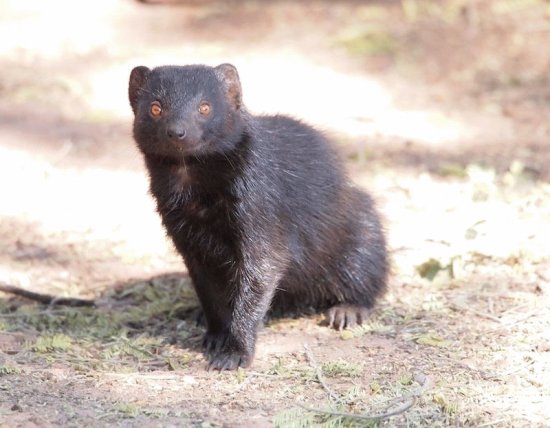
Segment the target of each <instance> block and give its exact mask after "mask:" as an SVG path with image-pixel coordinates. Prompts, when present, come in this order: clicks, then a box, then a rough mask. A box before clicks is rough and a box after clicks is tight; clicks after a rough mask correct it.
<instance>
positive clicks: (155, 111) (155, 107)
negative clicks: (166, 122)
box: [149, 101, 162, 117]
mask: <svg viewBox="0 0 550 428" xmlns="http://www.w3.org/2000/svg"><path fill="white" fill-rule="evenodd" d="M149 111H150V112H151V116H153V117H160V115H161V114H162V107H161V105H160V103H159V102H158V101H153V102H152V103H151V107H150V108H149Z"/></svg>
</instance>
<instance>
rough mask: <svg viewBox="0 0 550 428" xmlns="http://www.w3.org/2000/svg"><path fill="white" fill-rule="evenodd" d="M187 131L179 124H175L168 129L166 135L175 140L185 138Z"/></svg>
mask: <svg viewBox="0 0 550 428" xmlns="http://www.w3.org/2000/svg"><path fill="white" fill-rule="evenodd" d="M186 133H187V132H186V131H185V129H183V128H182V127H179V126H173V127H170V128H167V129H166V135H167V136H168V138H170V139H173V140H183V139H184V138H185V134H186Z"/></svg>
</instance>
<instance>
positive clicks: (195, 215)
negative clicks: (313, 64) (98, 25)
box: [129, 64, 388, 370]
mask: <svg viewBox="0 0 550 428" xmlns="http://www.w3.org/2000/svg"><path fill="white" fill-rule="evenodd" d="M321 89H322V88H320V90H321ZM129 98H130V104H131V107H132V110H133V112H134V115H135V120H134V126H133V134H134V138H135V140H136V142H137V145H138V148H139V150H140V151H141V152H142V154H143V156H144V159H145V164H146V166H147V169H148V172H149V176H150V190H151V193H152V194H153V196H154V197H155V199H156V203H157V209H158V212H159V213H160V216H161V218H162V222H163V224H164V227H165V228H166V231H167V232H168V235H169V236H170V237H171V238H172V240H173V242H174V244H175V247H176V249H177V250H178V251H179V253H180V254H181V255H182V257H183V259H184V261H185V264H186V266H187V269H188V271H189V275H190V277H191V279H192V282H193V285H194V288H195V290H196V292H197V295H198V297H199V301H200V303H201V306H202V310H203V312H204V316H205V318H206V324H207V331H206V334H205V336H204V340H203V346H204V349H205V354H206V356H207V358H208V361H209V368H210V369H219V370H224V369H236V368H238V367H247V366H249V365H250V364H251V362H252V360H253V357H254V349H255V342H256V335H257V330H258V327H259V326H260V325H261V324H262V322H263V320H264V318H265V317H266V315H267V314H268V313H279V314H284V313H289V312H293V313H296V312H303V311H308V310H309V311H311V310H312V309H313V310H314V311H325V310H328V318H329V324H330V325H331V326H333V327H335V328H338V329H341V328H348V327H352V326H354V325H356V324H360V323H361V322H362V321H363V320H364V318H365V314H366V310H367V308H370V307H371V306H372V305H373V304H374V302H375V299H376V298H377V297H378V296H380V295H381V294H382V293H383V292H384V290H385V288H386V278H387V275H388V261H387V251H386V243H385V238H384V233H383V230H382V227H381V224H380V220H379V216H378V214H377V212H376V210H375V208H374V205H373V202H372V200H371V198H370V197H369V195H367V194H366V193H364V192H362V191H360V190H358V189H357V188H355V187H354V186H353V185H351V184H350V183H349V181H348V179H347V177H346V174H345V172H344V169H343V167H342V164H341V161H340V160H339V158H338V156H337V154H336V152H335V150H334V149H333V148H331V146H330V144H329V142H328V141H327V139H326V138H325V136H324V135H323V134H322V133H320V132H318V131H317V130H315V129H313V128H312V127H311V126H308V125H306V124H304V123H302V122H300V121H298V120H295V119H292V118H290V117H286V116H281V115H277V116H256V115H252V114H250V113H249V112H248V111H247V110H246V108H245V106H244V104H243V101H242V91H241V84H240V79H239V75H238V73H237V70H236V68H235V67H234V66H232V65H230V64H222V65H219V66H217V67H208V66H204V65H187V66H162V67H157V68H154V69H152V70H151V69H149V68H147V67H144V66H139V67H136V68H134V69H133V70H132V72H131V75H130V82H129Z"/></svg>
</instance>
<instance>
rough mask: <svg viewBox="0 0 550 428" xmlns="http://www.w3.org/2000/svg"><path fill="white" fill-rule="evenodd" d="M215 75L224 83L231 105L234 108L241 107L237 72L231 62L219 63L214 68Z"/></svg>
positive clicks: (239, 83)
mask: <svg viewBox="0 0 550 428" xmlns="http://www.w3.org/2000/svg"><path fill="white" fill-rule="evenodd" d="M214 72H215V73H216V77H217V78H218V79H219V80H220V81H221V82H222V83H223V84H224V86H225V94H226V96H227V100H228V101H229V102H230V103H231V104H232V105H233V107H234V108H235V110H238V109H240V108H241V105H242V91H241V81H240V80H239V73H237V69H236V68H235V66H233V65H231V64H221V65H218V66H217V67H216V68H214Z"/></svg>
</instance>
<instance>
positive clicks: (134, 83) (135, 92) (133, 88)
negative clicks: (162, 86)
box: [128, 65, 151, 114]
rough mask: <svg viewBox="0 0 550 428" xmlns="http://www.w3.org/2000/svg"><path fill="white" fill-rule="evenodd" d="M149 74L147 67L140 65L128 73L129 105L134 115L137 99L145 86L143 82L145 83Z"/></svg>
mask: <svg viewBox="0 0 550 428" xmlns="http://www.w3.org/2000/svg"><path fill="white" fill-rule="evenodd" d="M150 73H151V70H149V69H148V68H147V67H145V66H143V65H140V66H139V67H135V68H134V69H133V70H132V72H131V73H130V84H129V85H128V96H129V98H130V105H131V106H132V110H133V111H134V114H135V113H136V110H137V100H138V98H139V95H140V92H141V89H142V88H143V86H144V85H145V82H146V81H147V78H148V77H149V74H150Z"/></svg>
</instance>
